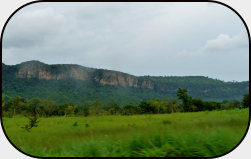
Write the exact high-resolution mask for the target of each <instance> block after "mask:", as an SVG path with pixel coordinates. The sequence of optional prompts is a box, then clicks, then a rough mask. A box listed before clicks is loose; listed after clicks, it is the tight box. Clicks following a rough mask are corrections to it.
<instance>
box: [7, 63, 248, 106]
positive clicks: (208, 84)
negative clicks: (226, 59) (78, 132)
mask: <svg viewBox="0 0 251 159" xmlns="http://www.w3.org/2000/svg"><path fill="white" fill-rule="evenodd" d="M179 87H181V88H186V89H188V91H189V94H190V95H191V96H193V97H200V98H203V99H205V100H218V101H220V100H223V99H227V100H233V99H238V100H240V99H241V98H242V95H243V94H245V93H248V91H249V82H248V81H246V82H224V81H220V80H215V79H211V78H208V77H203V76H186V77H176V76H172V77H159V76H133V75H130V74H126V73H122V72H118V71H111V70H104V69H94V68H87V67H83V66H80V65H73V64H58V65H47V64H44V63H42V62H39V61H28V62H24V63H21V64H17V65H5V64H3V63H2V94H4V95H5V96H9V97H14V96H17V95H19V96H22V97H25V98H33V97H40V98H43V99H51V100H55V101H57V102H58V103H64V102H68V103H74V104H81V103H83V102H85V101H88V100H94V99H97V98H98V99H99V100H101V101H103V102H109V101H114V102H117V103H119V104H128V103H138V102H140V101H141V100H149V99H152V98H163V97H166V96H168V97H175V96H176V90H177V89H178V88H179Z"/></svg>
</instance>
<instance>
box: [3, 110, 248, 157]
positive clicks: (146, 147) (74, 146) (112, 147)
mask: <svg viewBox="0 0 251 159" xmlns="http://www.w3.org/2000/svg"><path fill="white" fill-rule="evenodd" d="M248 111H249V109H235V110H224V111H212V112H196V113H174V114H157V115H133V116H93V117H92V116H91V117H50V118H39V123H38V127H35V128H32V129H31V132H27V131H26V130H25V129H22V128H21V127H22V126H24V125H25V124H26V123H28V119H26V118H24V117H14V118H3V125H4V129H5V131H6V133H7V135H8V137H9V139H10V140H11V141H12V143H13V144H15V145H16V146H17V147H18V148H19V149H21V150H22V151H24V152H26V153H28V154H30V155H34V156H39V157H42V156H57V157H59V156H64V157H68V156H70V157H73V156H86V157H87V156H104V157H110V156H115V157H117V156H157V157H161V156H168V157H171V156H178V157H180V156H190V157H191V156H200V157H213V156H217V155H221V154H224V153H226V152H228V151H230V150H231V149H232V148H233V147H235V146H236V145H237V144H238V143H239V142H240V140H241V138H242V137H243V135H244V134H245V132H246V129H247V126H248V120H249V112H248ZM76 122H77V123H76ZM74 123H75V124H74Z"/></svg>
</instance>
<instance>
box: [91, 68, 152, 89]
mask: <svg viewBox="0 0 251 159" xmlns="http://www.w3.org/2000/svg"><path fill="white" fill-rule="evenodd" d="M94 79H95V81H96V82H99V83H101V84H104V85H113V86H117V85H120V86H123V87H134V88H148V89H153V88H154V84H153V83H152V82H151V81H149V80H140V79H139V78H138V77H135V76H132V75H128V74H123V73H118V72H112V71H104V72H103V73H102V75H101V76H100V77H99V76H95V78H94Z"/></svg>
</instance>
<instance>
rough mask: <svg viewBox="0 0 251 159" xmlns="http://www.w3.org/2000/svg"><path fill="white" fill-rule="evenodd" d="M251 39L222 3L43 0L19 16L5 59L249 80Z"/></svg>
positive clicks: (8, 35) (9, 31)
mask: <svg viewBox="0 0 251 159" xmlns="http://www.w3.org/2000/svg"><path fill="white" fill-rule="evenodd" d="M248 47H249V46H248V35H247V31H246V29H245V26H244V24H243V23H242V21H241V20H240V18H239V17H238V16H237V15H236V14H235V13H234V12H233V11H231V10H230V9H228V8H226V7H224V6H222V5H220V4H216V3H170V2H168V3H121V2H120V3H107V2H106V3H46V2H43V3H36V4H32V5H29V6H27V7H25V8H23V9H21V10H20V11H18V12H17V13H16V14H15V15H14V16H13V17H12V18H11V20H10V21H9V23H8V25H7V27H6V29H5V31H4V35H3V54H2V61H3V63H5V64H9V65H14V64H18V63H21V62H24V61H29V60H39V61H41V62H44V63H48V64H80V65H83V66H87V67H93V68H104V69H111V70H117V71H121V72H126V73H130V74H133V75H137V76H141V75H156V76H158V75H161V76H187V75H202V76H208V77H211V78H217V79H221V80H224V81H233V80H235V81H246V80H248V79H249V49H248Z"/></svg>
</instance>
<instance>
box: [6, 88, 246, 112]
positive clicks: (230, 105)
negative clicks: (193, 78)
mask: <svg viewBox="0 0 251 159" xmlns="http://www.w3.org/2000/svg"><path fill="white" fill-rule="evenodd" d="M176 95H177V98H168V97H166V98H162V99H152V100H149V101H141V102H140V103H139V104H138V105H135V104H126V105H119V104H117V103H115V102H108V103H102V102H101V101H100V100H99V99H96V100H92V101H87V102H85V103H83V104H82V105H73V104H69V103H65V104H56V103H55V102H54V101H51V100H42V99H40V98H33V99H29V100H27V99H25V98H22V97H20V96H18V97H14V98H11V99H10V100H4V99H3V98H2V110H3V116H5V117H13V116H15V115H24V116H27V117H29V116H39V117H50V116H72V115H82V116H89V115H133V114H161V113H174V112H197V111H212V110H225V109H235V108H239V109H241V108H248V107H249V94H245V95H243V99H242V101H241V102H240V101H238V100H233V101H227V100H223V101H222V102H215V101H204V100H202V99H201V98H192V97H191V96H190V95H189V94H188V91H187V90H186V89H182V88H179V89H178V90H177V92H176Z"/></svg>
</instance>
